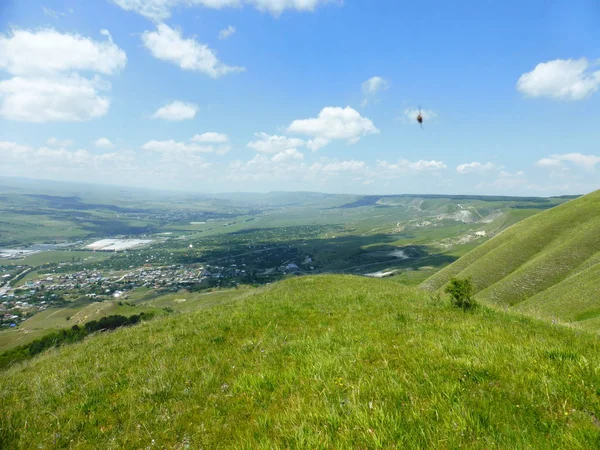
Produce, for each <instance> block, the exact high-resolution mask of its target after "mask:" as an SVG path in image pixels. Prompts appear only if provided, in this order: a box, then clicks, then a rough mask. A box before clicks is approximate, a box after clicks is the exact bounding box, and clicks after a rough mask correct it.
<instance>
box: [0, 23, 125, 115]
mask: <svg viewBox="0 0 600 450" xmlns="http://www.w3.org/2000/svg"><path fill="white" fill-rule="evenodd" d="M101 34H103V35H104V36H106V37H107V40H105V41H103V42H99V41H94V40H92V39H89V38H84V37H82V36H80V35H78V34H69V33H65V34H61V33H59V32H57V31H55V30H53V29H42V30H39V31H29V30H20V29H13V30H12V31H11V32H10V33H9V34H8V35H0V69H3V70H5V71H6V72H8V73H10V74H11V75H13V76H14V77H13V78H10V79H7V80H3V81H0V116H1V117H3V118H5V119H10V120H18V121H27V122H52V121H73V122H80V121H84V120H90V119H94V118H97V117H101V116H103V115H104V114H106V112H107V111H108V108H109V106H110V100H109V99H108V98H107V97H103V96H101V95H100V94H99V91H100V90H108V89H110V84H109V83H107V82H105V81H103V80H102V79H100V78H98V77H94V78H91V79H89V78H86V77H83V76H81V75H80V74H79V72H84V71H85V72H98V73H101V74H106V75H110V74H114V73H116V72H117V71H118V70H120V69H122V68H123V67H125V64H126V62H127V56H126V55H125V52H124V51H123V50H121V49H120V48H119V47H117V46H116V45H115V44H114V43H113V41H112V39H111V37H110V33H109V32H108V31H106V30H102V31H101Z"/></svg>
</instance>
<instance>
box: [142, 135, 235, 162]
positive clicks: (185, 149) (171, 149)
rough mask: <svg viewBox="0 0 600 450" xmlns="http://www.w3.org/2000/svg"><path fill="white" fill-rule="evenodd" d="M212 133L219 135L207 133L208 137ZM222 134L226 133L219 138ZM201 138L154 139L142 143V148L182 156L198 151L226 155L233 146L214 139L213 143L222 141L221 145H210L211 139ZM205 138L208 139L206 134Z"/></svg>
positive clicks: (197, 136)
mask: <svg viewBox="0 0 600 450" xmlns="http://www.w3.org/2000/svg"><path fill="white" fill-rule="evenodd" d="M211 134H212V135H213V136H212V137H213V138H215V135H218V133H206V135H209V136H208V137H210V135H211ZM222 136H225V135H218V138H220V137H222ZM199 138H201V136H199V135H196V136H194V137H193V138H192V142H180V141H175V140H173V139H169V140H164V141H157V140H152V141H148V142H146V143H145V144H144V145H142V149H144V150H150V151H153V152H158V153H163V154H171V155H179V156H182V157H187V156H192V155H194V154H197V153H216V154H217V155H224V154H226V153H227V152H229V150H231V147H229V146H228V145H224V144H223V143H222V142H223V141H213V143H216V144H218V143H221V145H210V144H209V141H207V140H202V139H200V140H198V139H199ZM194 139H196V141H195V142H193V141H194ZM204 139H206V136H205V138H204ZM196 142H203V143H205V144H204V145H201V144H198V143H196Z"/></svg>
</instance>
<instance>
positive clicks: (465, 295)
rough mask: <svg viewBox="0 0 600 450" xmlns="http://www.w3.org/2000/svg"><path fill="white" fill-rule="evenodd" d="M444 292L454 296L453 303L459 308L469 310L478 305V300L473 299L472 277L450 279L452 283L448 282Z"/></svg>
mask: <svg viewBox="0 0 600 450" xmlns="http://www.w3.org/2000/svg"><path fill="white" fill-rule="evenodd" d="M444 292H446V293H447V294H450V295H451V296H452V304H453V305H454V306H456V307H458V308H462V309H464V310H467V309H472V308H475V307H476V306H477V302H476V301H475V300H474V299H473V283H472V281H471V278H465V279H464V280H460V279H458V278H452V279H450V283H448V286H446V289H444Z"/></svg>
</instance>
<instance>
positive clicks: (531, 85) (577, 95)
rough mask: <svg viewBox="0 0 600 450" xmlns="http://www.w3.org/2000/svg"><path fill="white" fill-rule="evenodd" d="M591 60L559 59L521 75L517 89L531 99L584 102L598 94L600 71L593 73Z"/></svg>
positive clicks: (541, 64) (539, 65) (542, 64)
mask: <svg viewBox="0 0 600 450" xmlns="http://www.w3.org/2000/svg"><path fill="white" fill-rule="evenodd" d="M589 66H590V64H589V62H588V60H587V59H585V58H581V59H577V60H574V59H567V60H564V59H556V60H554V61H548V62H545V63H540V64H538V65H537V66H536V67H535V69H534V70H532V71H531V72H528V73H525V74H523V75H521V77H520V78H519V81H518V82H517V89H518V90H519V92H521V93H522V94H524V95H526V96H528V97H549V98H553V99H556V100H583V99H584V98H586V97H589V96H590V95H592V94H593V93H594V92H596V91H597V90H598V87H599V86H600V71H595V72H592V71H589V70H588V68H589Z"/></svg>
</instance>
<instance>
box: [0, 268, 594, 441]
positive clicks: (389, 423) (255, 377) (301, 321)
mask: <svg viewBox="0 0 600 450" xmlns="http://www.w3.org/2000/svg"><path fill="white" fill-rule="evenodd" d="M0 404H1V405H2V408H0V447H2V448H11V449H17V448H23V449H29V448H66V447H69V448H81V449H87V448H90V449H92V448H103V449H111V448H114V449H117V448H175V449H184V448H211V449H212V448H227V449H229V448H244V449H250V448H252V449H267V448H268V449H271V448H282V449H283V448H314V449H318V448H336V449H337V448H340V449H344V448H420V449H425V448H427V449H429V448H441V449H444V448H448V449H450V448H452V449H453V448H458V447H468V448H481V449H491V448H506V449H515V448H523V449H525V448H536V449H544V448H548V449H559V448H564V449H589V448H598V446H600V420H599V419H598V418H599V417H600V342H598V340H597V339H596V338H595V337H594V336H592V335H590V334H587V333H584V332H579V331H576V330H572V329H569V328H567V327H562V326H556V325H552V324H548V323H545V322H543V321H538V320H534V319H528V318H525V317H523V316H518V315H515V314H510V313H504V312H499V311H495V310H492V309H487V308H479V309H477V310H475V311H474V312H466V313H465V312H463V311H461V310H458V309H455V308H452V307H451V306H450V305H449V304H447V303H445V302H444V301H440V300H436V299H432V298H429V296H428V295H427V293H425V292H424V291H422V290H418V289H414V288H409V287H406V286H400V285H398V284H397V283H395V282H393V281H389V280H371V279H365V278H357V277H352V276H316V277H304V278H294V279H290V280H287V281H284V282H281V283H277V284H274V285H271V286H267V287H265V288H262V289H258V290H256V291H255V293H254V294H250V295H248V296H246V297H245V298H243V299H241V300H237V301H234V302H230V303H227V304H223V305H217V306H215V307H213V308H210V309H206V310H202V311H198V312H191V313H187V314H181V315H177V316H168V317H166V318H160V319H156V320H154V321H150V322H145V323H142V324H140V325H137V326H135V327H131V328H127V329H121V330H119V331H116V332H113V333H109V334H101V335H99V336H92V337H89V338H87V339H86V341H84V342H82V343H79V344H73V345H70V346H66V347H63V348H61V349H58V350H50V351H48V352H47V353H45V354H43V355H42V356H40V357H38V358H36V359H34V360H31V361H30V362H26V363H24V364H23V365H20V366H15V367H13V368H10V369H8V370H7V371H5V372H3V373H2V375H1V376H0Z"/></svg>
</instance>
